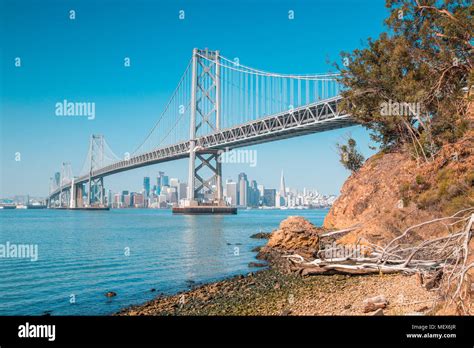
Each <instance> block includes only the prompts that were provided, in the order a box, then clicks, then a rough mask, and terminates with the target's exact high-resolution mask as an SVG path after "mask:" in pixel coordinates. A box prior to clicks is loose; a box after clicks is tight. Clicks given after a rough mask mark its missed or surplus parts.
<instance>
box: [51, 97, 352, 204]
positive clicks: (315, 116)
mask: <svg viewBox="0 0 474 348" xmlns="http://www.w3.org/2000/svg"><path fill="white" fill-rule="evenodd" d="M341 100H342V98H341V97H340V96H336V97H333V98H329V99H325V100H321V101H318V102H316V103H312V104H308V105H305V106H302V107H299V108H295V109H294V110H293V112H291V111H285V112H282V113H278V114H274V115H270V116H267V117H265V118H261V119H258V120H255V121H250V122H247V123H244V124H240V125H237V126H233V127H230V128H226V129H221V130H219V131H217V132H214V133H211V134H208V135H204V136H200V137H198V138H196V139H195V148H196V149H197V150H196V151H198V152H202V153H206V151H216V150H224V149H235V148H238V147H243V146H249V145H255V144H261V143H266V142H270V141H276V140H282V139H286V138H292V137H297V136H301V135H305V134H311V133H319V132H324V131H328V130H332V129H338V128H344V127H350V126H354V125H356V124H357V123H356V122H355V121H354V120H353V119H352V117H351V116H350V115H348V114H346V113H345V112H343V111H341V110H340V107H339V105H340V102H341ZM190 145H191V140H186V141H183V142H180V143H177V144H174V145H169V146H165V147H162V148H157V149H154V150H151V151H149V152H146V153H143V154H139V155H136V156H133V157H131V158H129V159H128V160H121V161H117V162H115V163H113V164H110V165H108V166H105V167H103V168H99V169H97V170H94V171H93V172H92V175H91V179H96V178H100V177H105V176H108V175H112V174H115V173H120V172H124V171H127V170H131V169H134V168H140V167H145V166H149V165H153V164H157V163H162V162H168V161H173V160H177V159H181V158H187V157H189V151H190V150H189V149H190ZM88 181H89V175H82V176H80V177H78V178H75V179H74V183H75V184H80V183H85V182H88ZM70 187H71V183H67V184H64V185H62V186H61V187H58V188H57V189H56V190H55V191H53V192H51V193H50V197H53V196H55V195H57V194H58V193H59V192H60V191H62V190H65V189H69V188H70Z"/></svg>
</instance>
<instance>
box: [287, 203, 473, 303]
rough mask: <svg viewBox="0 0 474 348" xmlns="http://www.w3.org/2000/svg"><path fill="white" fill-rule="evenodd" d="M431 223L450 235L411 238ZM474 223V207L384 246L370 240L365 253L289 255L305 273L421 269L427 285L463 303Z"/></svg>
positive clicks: (431, 221) (470, 266) (346, 230)
mask: <svg viewBox="0 0 474 348" xmlns="http://www.w3.org/2000/svg"><path fill="white" fill-rule="evenodd" d="M430 224H442V225H443V226H444V228H446V229H447V232H448V233H447V235H445V236H443V237H437V238H432V239H427V240H424V241H422V242H421V243H418V244H416V245H414V244H413V243H409V242H408V241H409V237H410V235H411V233H412V232H413V231H414V230H416V229H420V228H423V227H424V226H427V225H430ZM473 226H474V208H469V209H464V210H461V211H459V212H457V213H456V214H454V215H451V216H448V217H443V218H437V219H433V220H430V221H425V222H423V223H420V224H417V225H414V226H411V227H409V228H407V229H406V230H405V231H404V232H403V233H402V234H401V235H400V236H398V237H396V238H394V239H392V240H391V241H390V242H389V243H387V244H386V245H385V246H384V247H382V246H378V245H375V244H369V247H370V249H371V250H370V252H369V253H364V255H361V254H360V252H359V251H360V250H355V251H354V252H353V253H351V254H350V255H345V257H337V258H326V257H324V253H325V252H327V250H320V251H319V252H318V253H317V256H318V257H317V258H316V259H312V260H310V259H307V258H304V257H303V256H301V255H298V254H293V255H287V256H285V257H287V258H288V259H289V260H290V261H291V262H292V263H293V267H292V268H293V269H294V270H295V271H297V272H298V273H299V274H301V275H303V276H306V275H319V274H349V275H363V274H379V273H380V274H382V273H383V274H388V273H399V272H402V273H408V274H415V273H417V274H420V277H421V278H422V279H423V278H427V279H428V280H427V281H426V282H425V287H426V288H428V289H430V288H431V289H438V290H440V289H443V291H444V293H445V296H448V297H449V298H450V299H451V301H456V303H457V304H459V302H462V300H463V299H464V297H465V294H464V295H462V293H463V291H462V289H463V284H464V283H465V277H466V274H467V272H468V270H469V269H471V268H473V267H474V263H470V264H468V254H469V241H470V239H471V237H472V229H473ZM356 228H357V226H355V227H351V228H349V229H345V230H340V231H334V232H329V233H326V234H325V235H323V236H329V235H334V234H338V233H343V232H348V231H349V230H354V229H356ZM329 250H330V249H329ZM460 300H461V301H460ZM461 306H462V303H461Z"/></svg>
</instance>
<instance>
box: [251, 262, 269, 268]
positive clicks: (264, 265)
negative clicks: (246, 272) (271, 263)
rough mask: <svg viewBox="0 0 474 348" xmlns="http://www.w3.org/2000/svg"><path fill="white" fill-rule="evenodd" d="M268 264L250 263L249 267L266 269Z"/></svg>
mask: <svg viewBox="0 0 474 348" xmlns="http://www.w3.org/2000/svg"><path fill="white" fill-rule="evenodd" d="M266 266H267V264H265V263H261V262H249V267H266Z"/></svg>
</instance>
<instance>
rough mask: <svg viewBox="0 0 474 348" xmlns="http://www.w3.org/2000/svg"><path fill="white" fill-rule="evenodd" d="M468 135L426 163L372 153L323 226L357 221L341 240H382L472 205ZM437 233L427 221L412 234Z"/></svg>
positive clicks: (472, 155) (472, 143)
mask: <svg viewBox="0 0 474 348" xmlns="http://www.w3.org/2000/svg"><path fill="white" fill-rule="evenodd" d="M473 139H474V137H473V132H471V133H470V135H467V136H466V137H465V138H464V139H462V140H461V141H459V142H457V143H456V144H451V145H447V146H445V147H444V148H443V149H442V150H441V151H440V153H439V154H438V155H437V157H436V158H435V160H434V161H432V162H428V163H417V162H416V161H415V160H413V159H412V158H410V156H409V155H407V153H400V152H396V153H386V154H384V153H380V154H377V155H374V156H372V157H371V158H369V159H368V160H367V162H366V163H365V164H364V166H363V167H362V168H361V169H360V170H359V171H358V172H356V173H355V174H353V175H352V176H351V177H350V178H349V179H348V180H347V181H346V182H345V184H344V185H343V187H342V190H341V194H340V196H339V198H338V199H337V200H336V202H335V203H334V205H333V207H332V209H331V210H330V211H329V213H328V215H327V216H326V218H325V220H324V225H323V226H324V227H325V228H327V229H343V228H347V227H351V226H354V225H357V224H360V225H361V227H360V228H359V229H357V230H354V231H353V232H351V233H348V234H347V235H346V236H344V237H343V238H341V240H340V243H354V242H355V241H356V240H357V239H359V238H362V239H367V240H368V241H369V242H371V243H375V244H383V243H386V242H387V241H389V240H391V239H393V238H394V237H396V236H398V235H400V234H401V233H402V232H403V231H404V230H405V229H406V228H408V227H410V226H413V225H415V224H417V223H420V222H423V221H428V220H431V219H434V218H439V217H441V216H449V215H451V214H454V213H455V212H457V211H459V210H461V209H463V208H469V207H472V206H474V186H473V185H474V140H473ZM442 233H445V230H443V229H440V228H439V226H427V227H426V228H423V229H422V230H419V231H416V238H417V239H419V240H421V239H425V238H426V237H428V236H437V235H439V234H442Z"/></svg>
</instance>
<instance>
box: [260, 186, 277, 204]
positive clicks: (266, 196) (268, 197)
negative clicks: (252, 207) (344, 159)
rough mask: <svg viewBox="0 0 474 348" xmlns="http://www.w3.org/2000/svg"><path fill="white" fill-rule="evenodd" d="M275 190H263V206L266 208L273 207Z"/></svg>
mask: <svg viewBox="0 0 474 348" xmlns="http://www.w3.org/2000/svg"><path fill="white" fill-rule="evenodd" d="M275 198H276V190H275V189H264V191H263V204H264V205H265V206H267V207H274V206H275Z"/></svg>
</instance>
